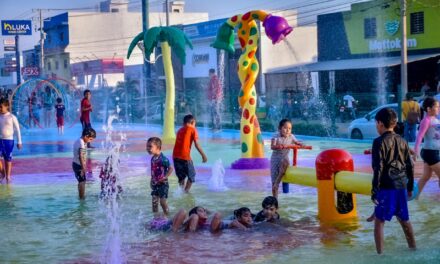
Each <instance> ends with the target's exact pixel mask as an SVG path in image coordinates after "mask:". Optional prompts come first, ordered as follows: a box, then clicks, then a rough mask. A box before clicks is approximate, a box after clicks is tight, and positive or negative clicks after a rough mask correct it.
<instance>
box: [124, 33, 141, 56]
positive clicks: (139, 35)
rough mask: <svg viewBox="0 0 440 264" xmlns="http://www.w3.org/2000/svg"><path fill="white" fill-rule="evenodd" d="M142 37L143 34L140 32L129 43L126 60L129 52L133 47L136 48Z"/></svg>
mask: <svg viewBox="0 0 440 264" xmlns="http://www.w3.org/2000/svg"><path fill="white" fill-rule="evenodd" d="M143 36H144V32H141V33H139V34H138V35H137V36H136V37H134V39H133V40H132V41H131V43H130V46H129V47H128V53H127V59H129V58H130V55H131V52H132V51H133V49H134V47H136V44H137V43H138V42H139V41H141V39H142V37H143Z"/></svg>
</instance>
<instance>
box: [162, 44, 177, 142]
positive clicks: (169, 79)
mask: <svg viewBox="0 0 440 264" xmlns="http://www.w3.org/2000/svg"><path fill="white" fill-rule="evenodd" d="M160 46H161V48H162V56H163V69H164V71H165V81H166V98H165V118H164V120H163V131H162V142H164V143H166V144H171V143H174V141H175V140H176V133H175V131H174V102H175V97H176V96H175V86H174V72H173V64H172V62H171V48H170V45H169V44H168V42H165V41H164V42H161V43H160Z"/></svg>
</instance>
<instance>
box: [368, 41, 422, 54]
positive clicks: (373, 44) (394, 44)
mask: <svg viewBox="0 0 440 264" xmlns="http://www.w3.org/2000/svg"><path fill="white" fill-rule="evenodd" d="M407 46H408V48H416V47H417V39H407ZM368 48H369V50H370V51H390V50H395V49H397V50H400V49H401V48H402V40H401V39H399V38H395V39H384V40H370V41H369V43H368Z"/></svg>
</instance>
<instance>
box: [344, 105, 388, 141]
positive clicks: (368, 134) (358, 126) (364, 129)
mask: <svg viewBox="0 0 440 264" xmlns="http://www.w3.org/2000/svg"><path fill="white" fill-rule="evenodd" d="M385 107H390V108H392V109H393V110H394V111H396V113H397V103H394V104H386V105H381V106H379V107H377V108H376V109H374V110H373V111H371V112H369V113H368V114H366V115H365V116H364V117H362V118H358V119H355V120H353V121H352V122H351V123H350V126H349V127H348V137H349V138H352V139H370V138H376V137H378V136H379V134H378V133H377V130H376V120H375V119H374V117H375V116H376V113H377V112H378V111H379V110H380V109H382V108H385Z"/></svg>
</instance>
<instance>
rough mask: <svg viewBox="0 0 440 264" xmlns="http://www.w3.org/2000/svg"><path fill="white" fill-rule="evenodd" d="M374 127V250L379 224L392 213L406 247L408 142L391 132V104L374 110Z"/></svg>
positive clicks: (410, 238)
mask: <svg viewBox="0 0 440 264" xmlns="http://www.w3.org/2000/svg"><path fill="white" fill-rule="evenodd" d="M375 119H376V129H377V132H378V133H379V135H380V136H379V137H378V138H376V139H375V140H374V141H373V148H372V153H371V155H372V157H371V159H372V167H373V172H374V173H373V182H372V190H371V200H372V201H373V202H374V204H375V205H376V207H375V209H374V216H375V223H374V240H375V242H376V251H377V253H378V254H382V251H383V240H384V235H383V228H384V224H385V221H390V220H391V218H392V217H393V216H394V215H395V216H396V217H397V220H398V221H399V222H400V225H401V226H402V229H403V232H404V233H405V236H406V240H407V242H408V247H409V248H412V249H415V248H416V242H415V239H414V232H413V229H412V225H411V223H410V221H409V214H408V204H407V203H408V202H407V191H408V197H411V196H412V191H413V185H414V166H413V163H412V160H411V156H410V151H409V147H408V143H407V142H406V140H405V139H403V138H402V137H401V136H399V135H397V134H396V133H394V131H393V128H394V126H396V123H397V115H396V113H395V112H394V110H392V109H391V108H383V109H381V110H380V111H379V112H377V114H376V117H375Z"/></svg>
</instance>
